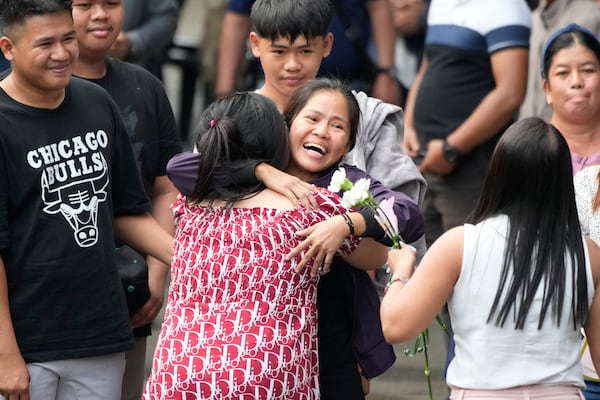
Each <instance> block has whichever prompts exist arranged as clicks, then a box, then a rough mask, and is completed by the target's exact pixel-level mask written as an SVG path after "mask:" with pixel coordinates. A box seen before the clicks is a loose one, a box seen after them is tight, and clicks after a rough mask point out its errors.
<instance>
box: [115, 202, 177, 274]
mask: <svg viewBox="0 0 600 400" xmlns="http://www.w3.org/2000/svg"><path fill="white" fill-rule="evenodd" d="M114 228H115V233H116V235H117V237H118V238H119V239H121V240H122V241H123V242H125V243H127V244H128V245H130V246H131V247H133V248H135V249H136V250H138V251H140V252H141V253H144V254H148V255H151V256H152V257H155V258H157V259H159V260H160V261H161V262H163V263H165V264H167V265H171V255H172V253H173V236H172V235H170V234H169V233H168V232H167V231H165V230H164V229H163V228H162V227H161V226H160V225H159V224H158V222H156V220H155V219H154V218H152V215H151V214H150V213H145V214H137V215H121V216H118V217H115V218H114ZM165 273H166V271H165Z"/></svg>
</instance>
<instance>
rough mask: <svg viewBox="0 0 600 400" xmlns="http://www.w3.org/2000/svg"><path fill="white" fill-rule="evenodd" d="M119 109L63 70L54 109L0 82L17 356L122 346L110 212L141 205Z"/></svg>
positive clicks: (1, 206)
mask: <svg viewBox="0 0 600 400" xmlns="http://www.w3.org/2000/svg"><path fill="white" fill-rule="evenodd" d="M136 168H137V167H136V163H135V159H134V157H133V152H132V151H131V145H130V141H129V138H128V136H127V133H126V131H125V128H124V126H123V122H122V121H121V118H120V116H119V110H118V108H117V107H116V105H115V103H114V102H113V101H112V99H111V98H110V97H109V95H108V94H107V93H106V92H105V91H104V90H103V89H102V88H100V87H98V86H96V85H94V84H92V83H89V82H85V81H83V80H80V79H77V78H73V79H72V81H71V83H70V84H69V86H68V87H67V88H66V96H65V99H64V101H63V102H62V103H61V104H60V105H59V106H58V107H57V108H56V109H52V110H50V109H39V108H34V107H29V106H27V105H24V104H21V103H19V102H16V101H15V100H13V99H12V98H11V97H9V96H8V95H7V94H6V93H5V92H4V91H2V90H0V254H1V255H2V260H3V262H4V264H5V269H6V274H7V282H8V296H9V302H10V311H11V316H12V321H13V324H14V329H15V333H16V336H17V341H18V344H19V348H20V350H21V352H22V354H23V357H24V358H25V360H26V361H27V362H35V361H49V360H59V359H69V358H80V357H90V356H96V355H103V354H110V353H115V352H120V351H124V350H127V349H129V348H130V347H131V345H132V337H131V328H130V327H129V322H128V315H127V309H126V304H125V299H124V295H123V291H122V287H121V285H120V282H119V277H118V274H117V270H116V265H115V259H114V234H113V225H112V221H113V217H114V216H118V215H124V214H127V215H129V214H139V213H142V212H146V211H148V210H149V202H148V199H147V197H146V195H145V192H144V190H143V187H142V184H141V181H140V178H139V176H138V173H137V169H136Z"/></svg>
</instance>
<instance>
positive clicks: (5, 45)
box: [0, 36, 14, 61]
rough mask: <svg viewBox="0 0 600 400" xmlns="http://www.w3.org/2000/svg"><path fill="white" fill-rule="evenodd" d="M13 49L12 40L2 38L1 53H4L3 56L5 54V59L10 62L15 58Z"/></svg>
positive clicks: (0, 41)
mask: <svg viewBox="0 0 600 400" xmlns="http://www.w3.org/2000/svg"><path fill="white" fill-rule="evenodd" d="M12 49H13V43H12V40H10V39H9V38H8V37H7V36H2V37H0V51H2V54H4V58H6V59H7V60H8V61H12V59H13V58H14V57H13V53H12Z"/></svg>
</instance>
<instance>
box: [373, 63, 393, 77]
mask: <svg viewBox="0 0 600 400" xmlns="http://www.w3.org/2000/svg"><path fill="white" fill-rule="evenodd" d="M375 73H376V74H377V75H379V74H386V75H389V76H393V77H394V78H397V77H398V68H396V66H395V65H392V66H391V67H380V66H379V65H378V66H376V67H375Z"/></svg>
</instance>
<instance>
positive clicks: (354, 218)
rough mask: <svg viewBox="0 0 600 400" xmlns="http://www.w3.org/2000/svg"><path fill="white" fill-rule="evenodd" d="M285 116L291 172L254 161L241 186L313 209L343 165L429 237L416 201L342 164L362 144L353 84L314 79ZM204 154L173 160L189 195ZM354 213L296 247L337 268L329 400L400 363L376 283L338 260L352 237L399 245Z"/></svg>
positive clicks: (411, 229) (325, 353) (329, 328)
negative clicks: (261, 187)
mask: <svg viewBox="0 0 600 400" xmlns="http://www.w3.org/2000/svg"><path fill="white" fill-rule="evenodd" d="M284 116H285V120H286V122H287V124H288V126H289V129H290V133H289V137H290V153H289V154H290V163H289V164H288V165H286V166H285V168H283V170H285V171H287V173H285V172H282V171H281V167H279V166H277V165H275V164H273V163H269V162H263V163H258V164H251V163H248V164H247V168H246V170H245V171H242V172H241V173H238V174H236V175H235V178H236V179H237V181H238V182H239V183H244V184H258V182H259V181H258V180H257V178H258V179H260V180H261V181H263V182H264V183H265V185H266V186H267V187H269V188H271V189H273V190H276V191H277V192H279V193H282V194H284V195H285V196H286V197H288V198H289V200H290V201H291V202H293V203H294V204H298V200H299V199H300V200H302V202H303V203H304V204H305V205H306V206H309V204H312V205H313V206H317V205H316V204H313V203H314V198H313V191H314V190H315V186H313V185H316V186H317V187H327V186H328V185H329V184H330V182H331V178H332V175H333V173H334V172H335V171H336V170H337V168H338V167H339V166H343V167H344V168H345V171H346V176H347V177H348V178H349V179H350V180H352V181H357V180H358V179H360V178H367V179H370V187H369V190H370V192H371V193H372V194H373V196H374V197H375V199H376V201H377V202H382V201H383V200H387V199H393V213H394V215H395V217H396V220H397V223H398V225H397V226H398V232H399V233H400V235H402V238H403V239H404V240H405V241H407V242H413V241H415V240H417V239H419V238H420V237H422V235H423V218H422V215H421V212H420V210H419V207H418V206H417V204H416V203H415V202H414V201H412V200H411V199H410V198H409V197H408V196H407V195H405V194H404V193H400V192H394V191H391V190H390V189H388V188H387V187H385V186H384V185H383V184H381V182H379V181H377V180H375V179H373V178H371V177H370V176H369V175H367V174H366V173H365V172H364V171H361V170H360V169H358V168H356V167H354V166H351V165H345V164H340V163H341V160H342V158H343V156H344V155H345V154H346V153H347V152H349V151H350V150H351V149H352V147H353V146H354V143H355V141H356V136H357V130H358V125H359V118H360V111H359V107H358V104H357V101H356V98H355V97H354V95H353V94H352V91H351V90H350V89H349V88H348V87H347V86H346V85H344V84H342V83H341V82H340V81H338V80H335V79H324V78H321V79H315V80H311V81H309V82H307V83H305V84H303V85H302V86H301V87H299V88H298V89H297V90H296V92H295V93H294V94H293V95H292V96H291V98H290V102H289V105H288V107H287V109H286V110H285V112H284ZM200 157H201V156H200V154H199V153H182V154H181V155H178V156H176V157H174V158H173V159H172V160H171V162H170V163H169V167H168V173H169V177H170V178H171V179H172V180H173V182H174V183H175V186H177V188H178V189H179V190H181V191H182V192H183V193H191V192H192V191H193V189H194V185H195V182H196V177H197V170H198V163H201V160H200ZM255 174H256V177H255ZM289 174H292V175H289ZM348 217H349V219H350V226H351V227H352V228H350V226H349V224H348V222H347V221H346V220H345V219H344V218H342V216H335V217H333V218H329V219H328V220H326V221H322V222H318V223H317V224H315V225H313V226H311V227H310V228H308V229H306V230H303V231H299V232H298V234H299V236H300V237H303V236H305V235H306V236H307V239H306V240H305V241H303V242H302V243H301V244H300V245H299V246H297V247H295V248H294V249H293V250H292V252H291V255H296V254H299V253H300V252H302V251H304V250H306V251H305V253H304V255H305V257H304V259H303V261H301V266H302V264H303V263H305V262H307V261H310V260H312V258H313V256H314V258H315V259H316V260H317V262H316V265H321V264H322V265H323V271H324V272H327V271H328V272H329V273H327V274H325V275H323V276H322V277H321V279H320V281H319V286H318V296H317V298H318V301H317V307H318V312H319V324H318V338H319V346H318V348H319V368H320V385H321V396H322V399H324V400H327V399H344V400H360V399H364V396H365V394H366V393H367V392H368V380H367V378H372V377H375V376H378V375H380V374H382V373H383V372H385V371H386V370H387V369H388V368H389V367H391V366H392V365H393V363H394V361H395V355H394V352H393V348H392V347H391V346H390V345H389V344H387V343H386V342H385V339H384V338H383V334H382V332H381V322H380V321H379V298H378V294H377V291H376V289H375V286H374V285H373V282H372V281H371V279H370V277H369V276H368V275H367V274H366V273H365V272H364V271H361V270H358V269H355V268H349V266H348V264H347V262H346V261H345V260H344V259H343V258H342V257H339V256H337V257H334V256H335V255H336V250H337V249H338V247H339V246H340V245H341V244H342V243H343V242H344V240H346V238H347V236H348V235H350V234H354V235H360V236H366V237H371V238H374V239H376V240H377V241H379V242H381V243H383V244H384V245H386V246H391V244H392V242H391V240H390V239H389V238H388V237H386V236H385V233H384V231H383V229H382V228H381V227H380V226H379V224H378V223H377V222H376V221H375V219H374V216H373V213H372V211H371V210H370V209H368V208H365V209H363V210H359V212H350V213H348ZM422 251H423V252H424V249H422ZM364 267H365V269H367V268H368V266H367V265H365V266H364ZM376 267H379V266H376ZM357 364H358V366H359V367H357Z"/></svg>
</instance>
